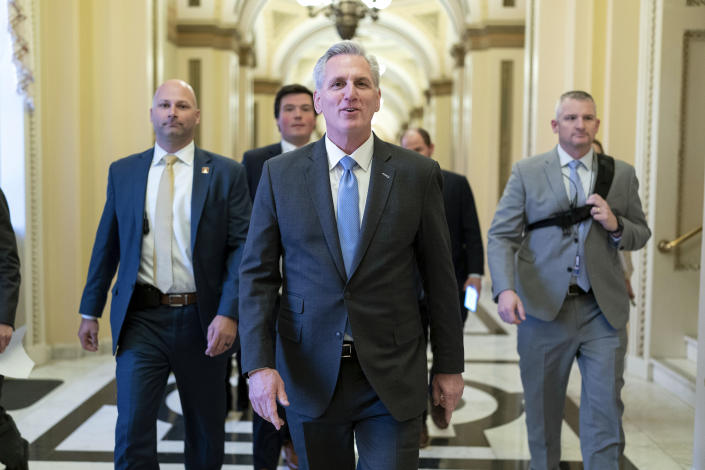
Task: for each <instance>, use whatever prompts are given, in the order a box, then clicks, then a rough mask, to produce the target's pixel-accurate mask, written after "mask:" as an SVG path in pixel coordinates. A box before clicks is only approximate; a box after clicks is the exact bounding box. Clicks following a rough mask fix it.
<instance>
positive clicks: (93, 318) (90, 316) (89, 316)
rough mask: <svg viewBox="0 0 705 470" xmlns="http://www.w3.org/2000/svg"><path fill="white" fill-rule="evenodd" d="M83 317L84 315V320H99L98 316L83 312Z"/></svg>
mask: <svg viewBox="0 0 705 470" xmlns="http://www.w3.org/2000/svg"><path fill="white" fill-rule="evenodd" d="M81 317H83V319H84V320H98V317H94V316H93V315H84V314H83V313H82V314H81Z"/></svg>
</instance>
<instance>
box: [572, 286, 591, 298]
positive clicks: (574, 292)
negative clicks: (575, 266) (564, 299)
mask: <svg viewBox="0 0 705 470" xmlns="http://www.w3.org/2000/svg"><path fill="white" fill-rule="evenodd" d="M590 292H592V289H590V290H588V291H584V290H583V289H582V288H581V287H580V286H579V285H577V284H571V285H570V286H568V295H569V296H576V295H587V294H589V293H590Z"/></svg>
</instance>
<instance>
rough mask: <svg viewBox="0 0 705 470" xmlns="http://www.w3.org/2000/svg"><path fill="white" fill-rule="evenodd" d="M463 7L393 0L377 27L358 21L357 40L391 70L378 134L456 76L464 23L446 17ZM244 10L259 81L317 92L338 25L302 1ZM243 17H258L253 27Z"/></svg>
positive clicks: (271, 1) (438, 0)
mask: <svg viewBox="0 0 705 470" xmlns="http://www.w3.org/2000/svg"><path fill="white" fill-rule="evenodd" d="M451 4H452V5H451ZM463 5H464V2H462V1H449V0H445V1H442V0H393V1H392V4H391V5H390V7H389V8H387V9H385V10H382V11H381V12H380V13H379V19H378V20H377V21H376V22H373V21H372V20H371V19H370V18H364V19H362V20H361V21H360V22H359V23H358V28H357V32H356V34H355V38H354V40H356V41H358V42H360V43H361V44H362V45H364V46H365V48H366V49H367V50H368V51H369V52H370V53H372V54H374V55H375V56H376V57H377V59H378V60H379V62H380V63H381V64H382V65H383V68H385V69H386V71H385V73H384V74H383V75H382V80H381V83H380V88H381V90H382V96H383V98H384V103H383V106H382V109H381V110H380V112H379V113H378V114H377V116H376V118H375V120H374V126H375V130H376V131H377V132H378V133H380V134H383V133H384V134H387V135H386V137H387V138H390V137H391V138H393V137H394V136H395V135H396V133H397V131H398V130H399V128H400V126H401V125H402V124H403V123H405V122H407V121H408V119H409V115H410V113H411V110H412V109H415V108H419V107H422V106H423V100H424V99H425V98H424V92H425V91H426V90H428V88H429V83H430V82H431V81H433V80H438V79H444V78H445V79H447V78H449V77H451V76H452V68H453V61H452V58H451V56H450V49H451V46H452V45H453V44H454V43H456V42H458V40H459V39H458V34H457V32H456V31H457V28H458V21H457V18H453V19H451V17H450V16H449V14H448V12H449V11H463V10H462V9H463ZM242 6H243V10H242V15H243V16H241V17H240V20H241V21H240V24H241V26H242V27H241V28H240V29H241V32H242V33H243V35H244V36H247V35H249V34H250V33H251V34H252V39H253V42H254V45H255V55H256V63H257V67H256V69H255V71H254V75H255V77H256V78H261V79H267V80H271V79H276V80H280V81H281V82H282V83H292V82H297V83H302V84H304V85H307V86H309V87H313V80H312V78H311V72H312V70H313V65H314V64H315V62H316V60H317V59H318V57H320V56H321V55H322V54H323V53H324V52H325V50H326V49H327V48H328V47H329V46H331V45H332V44H333V43H335V42H337V41H340V37H339V36H338V33H337V32H336V30H335V26H334V24H333V21H332V20H331V19H329V18H327V17H326V16H325V15H323V14H319V15H318V16H316V17H314V18H310V17H309V15H308V10H307V9H306V8H304V7H302V6H300V5H299V4H298V3H297V2H296V0H265V1H259V2H245V3H243V5H242ZM244 15H252V16H251V18H252V20H251V21H248V22H247V23H248V24H249V25H250V26H249V28H246V27H245V22H246V19H245V16H244ZM461 19H462V15H461Z"/></svg>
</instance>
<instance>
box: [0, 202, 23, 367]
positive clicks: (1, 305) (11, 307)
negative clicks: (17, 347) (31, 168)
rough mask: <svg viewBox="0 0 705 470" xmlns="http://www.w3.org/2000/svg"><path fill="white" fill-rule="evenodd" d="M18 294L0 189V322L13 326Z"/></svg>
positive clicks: (12, 243) (14, 248)
mask: <svg viewBox="0 0 705 470" xmlns="http://www.w3.org/2000/svg"><path fill="white" fill-rule="evenodd" d="M19 295H20V258H19V256H17V240H16V239H15V232H14V231H13V230H12V223H11V222H10V208H9V207H8V205H7V200H6V199H5V194H3V192H2V190H0V323H4V324H6V325H10V326H13V327H14V325H15V311H16V310H17V299H18V298H19ZM0 377H2V376H0Z"/></svg>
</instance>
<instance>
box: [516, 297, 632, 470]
mask: <svg viewBox="0 0 705 470" xmlns="http://www.w3.org/2000/svg"><path fill="white" fill-rule="evenodd" d="M527 313H528V315H527V317H526V320H525V321H524V322H522V323H521V324H519V331H518V343H517V344H518V347H517V349H518V352H519V358H520V360H519V367H520V370H521V381H522V384H523V387H524V402H525V408H526V426H527V431H528V435H529V450H530V451H531V468H532V469H533V470H544V469H550V470H554V469H558V465H559V462H560V455H561V425H562V422H563V409H564V406H565V397H566V389H567V386H568V378H569V375H570V370H571V367H572V365H573V360H574V359H577V361H578V366H579V367H580V374H581V378H582V389H581V394H580V447H581V450H582V454H583V465H584V467H585V468H586V469H588V470H593V469H594V470H597V469H599V470H608V469H617V468H619V460H620V458H621V456H622V453H623V451H624V433H623V431H622V412H623V411H624V405H623V403H622V399H621V391H622V386H623V385H624V379H623V377H622V376H623V373H624V356H625V353H626V346H627V337H626V331H625V329H624V328H621V329H618V330H616V329H614V328H612V326H611V325H610V324H609V323H608V322H607V319H606V318H605V316H604V315H603V314H602V312H601V311H600V308H599V307H598V305H597V302H596V301H595V297H594V296H593V295H592V293H590V294H586V295H580V296H569V297H566V299H565V301H564V302H563V305H562V307H561V309H560V311H559V313H558V316H557V317H556V319H555V320H553V321H548V322H547V321H542V320H539V319H537V318H535V317H532V316H530V312H527Z"/></svg>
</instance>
